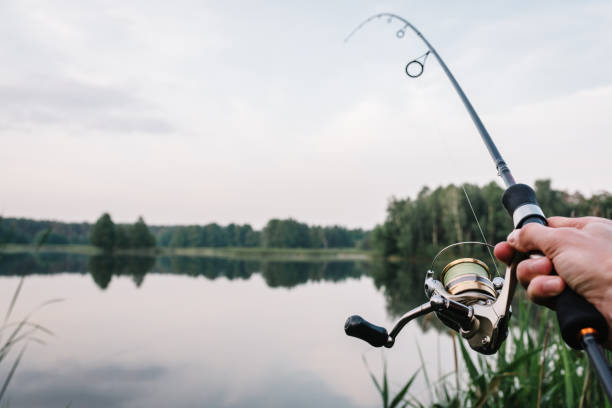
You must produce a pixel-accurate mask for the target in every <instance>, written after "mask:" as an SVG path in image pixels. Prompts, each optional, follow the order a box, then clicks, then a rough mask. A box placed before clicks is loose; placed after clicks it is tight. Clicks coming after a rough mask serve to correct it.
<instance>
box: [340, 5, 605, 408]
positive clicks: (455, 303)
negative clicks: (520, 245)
mask: <svg viewBox="0 0 612 408" xmlns="http://www.w3.org/2000/svg"><path fill="white" fill-rule="evenodd" d="M381 18H386V19H387V21H388V22H389V23H392V22H393V21H399V22H401V23H402V24H403V27H402V28H400V29H399V30H398V31H396V37H397V38H399V39H402V38H404V36H405V34H406V31H407V29H410V30H412V31H413V32H414V33H415V34H416V35H417V36H418V37H419V38H420V39H421V40H422V41H423V43H425V45H426V46H427V49H428V51H427V52H426V53H425V54H423V55H422V56H420V57H418V58H416V59H414V60H412V61H410V62H409V63H408V64H407V65H406V67H405V71H406V74H407V75H408V76H410V77H411V78H417V77H419V76H421V74H422V73H423V70H424V65H425V61H426V59H427V56H428V55H429V54H430V53H431V54H433V56H434V57H435V58H436V60H437V61H438V63H439V64H440V66H441V67H442V70H443V71H444V73H445V74H446V76H447V77H448V79H449V81H450V82H451V84H452V85H453V88H455V91H456V92H457V94H458V95H459V98H460V99H461V101H462V102H463V105H464V106H465V108H466V110H467V111H468V114H469V115H470V117H471V119H472V121H473V122H474V125H475V126H476V129H477V130H478V133H479V134H480V137H481V138H482V141H483V142H484V144H485V146H486V148H487V150H488V152H489V155H490V156H491V158H492V159H493V163H494V164H495V168H496V170H497V174H498V175H499V176H500V177H501V178H502V180H503V182H504V184H505V186H506V190H505V191H504V193H503V195H502V203H503V205H504V207H505V208H506V211H507V212H508V214H509V215H510V217H512V221H513V224H514V227H515V228H516V229H519V228H521V227H523V226H525V225H527V224H530V223H537V224H541V225H544V226H546V225H547V222H546V217H545V216H544V212H543V211H542V209H541V208H540V206H539V204H538V201H537V199H536V194H535V191H534V190H533V189H532V188H531V187H529V186H528V185H526V184H519V183H517V182H516V181H515V179H514V177H513V176H512V172H511V171H510V168H509V167H508V165H507V164H506V162H505V161H504V159H503V158H502V155H501V153H500V152H499V150H498V149H497V146H495V143H494V142H493V139H492V138H491V136H490V135H489V132H487V129H486V128H485V126H484V124H483V123H482V121H481V120H480V117H479V116H478V114H477V113H476V111H475V110H474V107H473V106H472V104H471V102H470V101H469V99H468V98H467V96H466V95H465V93H464V92H463V89H461V86H459V83H458V82H457V80H456V79H455V77H454V76H453V74H452V73H451V71H450V69H449V68H448V66H447V65H446V63H445V62H444V60H443V59H442V58H441V57H440V54H438V52H437V51H436V49H435V48H434V47H433V46H432V45H431V43H430V42H429V41H428V40H427V39H426V38H425V36H423V34H422V33H421V32H420V31H419V30H418V29H417V28H416V27H415V26H413V25H412V24H411V23H410V22H409V21H408V20H406V19H405V18H403V17H401V16H398V15H396V14H393V13H379V14H375V15H373V16H371V17H369V18H367V19H366V20H365V21H363V22H362V23H361V24H359V25H358V26H357V27H356V28H355V29H354V30H353V31H352V32H351V33H350V34H349V35H348V36H347V37H346V39H345V42H346V41H348V40H349V39H350V38H351V37H352V36H353V35H354V34H355V33H356V32H357V31H359V30H360V29H361V28H362V27H363V26H365V25H366V24H368V23H369V22H371V21H373V20H376V19H381ZM468 199H469V198H468ZM458 244H462V243H457V244H452V245H450V246H449V247H452V246H455V245H458ZM472 244H473V243H472ZM476 244H482V245H485V246H488V247H491V245H489V244H487V243H476ZM449 247H446V248H444V249H442V250H441V251H440V252H438V254H437V255H436V257H435V258H434V262H435V260H436V259H437V258H438V257H439V256H440V255H441V254H442V253H443V252H444V251H446V250H447V249H448V248H449ZM541 256H543V255H542V254H541V253H530V254H524V253H516V254H515V256H514V258H513V259H512V261H511V262H510V264H509V265H508V266H507V268H506V272H505V275H504V278H501V277H496V278H495V279H491V272H490V271H489V268H488V266H487V265H486V264H485V263H484V262H482V261H480V260H478V259H475V258H461V259H456V260H454V261H452V262H450V263H449V264H447V265H446V266H445V267H444V268H443V269H442V270H441V272H439V273H436V271H435V268H434V262H432V267H431V268H430V269H429V270H428V271H427V272H426V275H425V294H426V295H427V297H428V298H429V301H428V302H426V303H424V304H423V305H421V306H419V307H417V308H415V309H413V310H411V311H409V312H407V313H406V314H404V315H403V316H401V317H400V318H399V320H398V321H397V322H396V323H395V325H394V326H393V328H392V329H391V331H390V332H387V329H385V328H384V327H380V326H376V325H373V324H372V323H369V322H368V321H366V320H365V319H363V318H362V317H360V316H351V317H349V318H348V319H347V320H346V323H345V325H344V330H345V332H346V334H347V335H349V336H353V337H357V338H360V339H362V340H364V341H366V342H368V343H369V344H370V345H372V346H374V347H381V346H385V347H388V348H390V347H392V346H393V344H394V343H395V338H396V337H397V335H398V334H399V333H400V331H401V330H402V329H403V328H404V326H405V325H406V324H408V322H410V321H411V320H413V319H415V318H417V317H419V316H423V315H425V314H428V313H431V312H435V313H436V315H437V316H438V318H439V319H440V320H441V321H442V323H444V324H445V325H446V326H448V327H450V328H451V329H453V330H455V331H458V332H459V333H460V334H461V336H462V337H463V338H465V339H466V340H467V342H468V344H469V345H470V347H471V348H472V349H473V350H475V351H477V352H479V353H482V354H493V353H495V352H497V350H499V348H500V347H501V345H502V343H503V342H504V340H505V339H506V338H507V336H508V323H509V320H510V316H511V314H512V310H511V303H512V298H513V297H514V292H515V289H516V284H517V277H516V268H517V267H518V264H519V263H520V262H521V261H523V260H525V259H527V258H535V257H541ZM552 274H556V272H555V271H554V270H553V272H552ZM553 304H554V306H555V309H556V315H557V320H558V322H559V328H560V331H561V336H562V337H563V340H564V341H565V342H566V343H567V344H568V345H569V346H570V347H572V348H574V349H577V350H581V349H584V350H586V353H587V355H588V356H589V359H590V361H591V363H592V365H593V367H594V368H595V371H596V373H597V376H598V378H599V380H600V383H601V385H602V387H603V388H604V391H605V392H606V394H607V396H608V399H609V400H610V401H611V402H612V371H610V367H609V365H608V362H607V360H606V357H605V355H604V354H603V351H602V348H601V344H603V343H604V342H605V341H606V340H607V337H608V331H609V330H608V325H607V323H606V320H605V318H604V317H603V316H602V314H601V313H600V312H599V311H598V310H597V309H596V308H595V307H594V306H593V305H592V304H591V303H589V302H588V301H587V300H586V299H585V298H584V297H582V296H580V295H579V294H577V293H576V292H574V291H573V290H572V289H571V288H569V286H566V287H565V289H564V290H563V292H562V293H561V294H560V295H559V296H557V297H556V298H554V299H553Z"/></svg>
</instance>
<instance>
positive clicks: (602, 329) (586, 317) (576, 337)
mask: <svg viewBox="0 0 612 408" xmlns="http://www.w3.org/2000/svg"><path fill="white" fill-rule="evenodd" d="M502 201H503V203H504V206H505V207H506V210H507V211H508V213H509V214H510V215H511V216H512V218H513V220H514V226H515V227H516V228H521V227H522V226H524V225H526V224H531V223H538V224H541V225H544V226H548V223H547V222H546V217H544V213H543V212H542V210H541V209H540V206H539V204H538V201H537V200H536V196H535V191H533V189H532V188H531V187H529V186H527V185H525V184H515V185H513V186H510V187H508V189H507V190H506V191H505V192H504V195H503V197H502ZM540 255H541V254H540ZM551 274H552V275H556V274H557V272H556V271H555V270H554V269H553V271H552V272H551ZM553 304H554V306H555V309H556V312H557V321H558V322H559V328H560V330H561V336H562V337H563V340H565V342H566V343H567V345H568V346H570V347H572V348H573V349H576V350H581V349H582V348H583V345H582V335H581V333H580V331H581V330H582V329H586V328H592V329H595V330H596V331H597V335H598V340H599V342H600V343H603V342H605V341H606V340H607V338H608V331H609V329H608V323H607V322H606V319H605V318H604V317H603V315H602V314H601V313H600V312H599V310H597V309H596V308H595V306H593V305H592V304H590V303H589V302H588V301H587V300H586V299H585V298H584V297H582V296H580V295H579V294H577V293H576V292H574V290H573V289H571V288H570V287H569V286H566V287H565V289H564V290H563V292H561V294H560V295H559V296H557V297H556V298H554V299H553Z"/></svg>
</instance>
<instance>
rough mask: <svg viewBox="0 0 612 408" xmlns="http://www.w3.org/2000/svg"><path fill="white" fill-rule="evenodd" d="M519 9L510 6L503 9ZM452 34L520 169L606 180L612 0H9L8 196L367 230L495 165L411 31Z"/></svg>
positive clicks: (0, 96) (32, 213)
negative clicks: (400, 32) (399, 202)
mask: <svg viewBox="0 0 612 408" xmlns="http://www.w3.org/2000/svg"><path fill="white" fill-rule="evenodd" d="M510 5H511V6H512V7H509V6H510ZM382 11H393V12H396V13H398V14H400V15H402V16H404V17H406V18H407V19H409V20H410V21H412V22H413V24H415V25H416V26H417V27H418V28H419V29H420V30H421V31H422V32H423V33H424V34H425V35H426V36H427V37H428V39H429V40H430V41H431V42H432V43H433V45H434V46H435V47H437V49H438V51H439V52H440V54H441V55H442V57H443V58H444V59H445V60H446V62H447V64H448V65H449V66H450V68H451V70H452V71H453V72H454V73H455V76H456V77H457V79H458V80H459V82H460V84H461V85H462V86H463V88H464V90H465V92H466V93H467V95H468V97H469V98H470V99H471V100H472V103H473V104H474V106H475V108H476V110H477V111H478V112H479V113H480V115H481V118H482V120H483V122H484V123H485V125H486V126H487V128H488V129H489V132H490V133H491V135H492V137H493V138H494V140H495V141H496V143H497V144H498V147H499V149H500V151H501V152H502V154H503V155H504V156H505V159H506V161H507V162H508V164H509V165H510V167H511V168H512V169H513V172H514V174H515V177H516V178H517V179H518V180H519V181H522V182H527V183H533V181H534V180H535V179H538V178H552V179H553V186H554V187H556V188H562V189H569V190H572V191H573V190H579V191H581V192H583V193H585V194H591V193H593V192H596V191H599V190H608V191H612V179H611V177H610V174H611V170H612V160H611V159H610V153H611V152H612V141H611V138H610V129H611V123H612V119H611V117H612V115H611V112H612V80H611V79H610V73H611V72H612V4H611V3H610V2H604V1H601V2H598V1H581V2H562V1H549V2H531V1H524V2H520V3H519V2H512V3H508V2H496V1H479V2H467V1H464V2H450V1H387V2H366V1H326V2H318V3H316V2H288V1H267V2H247V1H242V2H238V1H218V2H205V1H186V0H185V1H184V0H174V1H151V0H146V1H145V0H142V1H77V0H73V1H70V0H63V1H50V0H44V1H42V0H41V1H29V0H18V1H17V0H15V1H12V0H8V1H7V0H5V1H2V2H0V19H1V20H0V21H1V23H0V38H2V40H1V41H0V61H1V63H0V214H1V215H3V216H5V217H6V216H23V217H33V218H42V219H57V220H65V221H94V220H95V219H96V218H97V217H98V216H99V215H100V214H101V213H102V212H103V211H108V212H110V213H111V215H112V216H113V218H114V219H115V220H116V221H119V222H128V221H133V220H135V219H136V217H137V216H138V215H143V216H144V217H145V219H146V221H147V222H148V223H149V224H186V223H199V224H203V223H208V222H213V221H216V222H219V223H221V224H226V223H229V222H239V223H251V224H252V225H254V226H255V227H258V228H259V227H261V226H262V225H263V224H264V223H265V222H266V221H267V220H268V219H270V218H272V217H290V216H291V217H294V218H297V219H299V220H302V221H306V222H308V223H316V224H342V225H347V226H351V227H357V226H360V227H366V228H371V227H372V226H373V225H375V224H376V223H379V222H381V221H382V220H383V219H384V216H385V207H386V204H387V201H388V199H389V198H390V197H391V196H398V197H404V196H407V195H414V194H416V192H418V190H419V189H420V188H421V187H422V186H423V185H429V186H437V185H440V184H448V183H451V182H454V183H459V182H465V181H467V182H473V183H478V184H483V183H486V182H488V181H490V180H493V179H496V177H495V170H494V166H493V164H492V162H491V160H490V158H489V157H488V155H487V152H486V150H485V148H484V146H483V145H482V143H481V141H480V138H479V136H478V134H477V133H476V131H475V128H474V126H473V124H472V123H471V121H470V119H469V117H468V115H467V113H466V112H465V109H464V107H463V106H462V104H461V102H460V100H459V99H458V97H457V96H456V94H455V93H454V91H453V89H452V88H451V86H450V84H449V82H448V80H447V79H446V78H445V77H444V75H443V73H442V71H441V69H440V68H439V66H438V65H437V64H436V62H435V61H434V60H433V58H430V59H429V60H428V61H427V64H426V66H425V72H424V74H423V76H422V77H420V78H418V79H410V78H408V77H407V76H406V75H405V74H404V73H403V69H404V65H405V64H406V63H407V62H408V61H409V60H411V59H412V58H414V57H418V56H420V55H422V54H423V53H424V52H425V46H424V45H423V44H422V43H420V41H419V40H418V38H417V37H416V36H414V35H411V34H408V35H406V36H405V37H404V39H402V40H398V39H397V38H396V36H395V32H396V31H397V29H399V28H401V26H399V25H397V24H388V23H387V22H386V21H384V20H379V21H376V22H373V23H371V24H369V25H367V26H366V27H365V28H364V29H362V30H361V31H360V32H358V33H357V34H356V36H355V37H353V38H352V39H351V40H350V41H349V42H348V43H346V44H345V43H344V42H343V39H344V37H345V36H346V35H347V34H348V33H349V32H350V31H351V30H352V29H353V28H354V27H355V26H356V25H357V24H358V23H360V22H361V21H362V20H363V19H365V18H367V17H368V16H370V15H371V14H374V13H377V12H382Z"/></svg>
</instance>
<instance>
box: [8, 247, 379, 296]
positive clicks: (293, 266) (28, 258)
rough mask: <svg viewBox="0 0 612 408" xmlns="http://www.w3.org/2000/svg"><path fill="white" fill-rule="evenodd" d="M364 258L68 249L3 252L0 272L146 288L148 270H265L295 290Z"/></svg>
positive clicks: (360, 270)
mask: <svg viewBox="0 0 612 408" xmlns="http://www.w3.org/2000/svg"><path fill="white" fill-rule="evenodd" d="M368 269H369V266H368V264H367V263H363V262H346V261H333V262H276V261H274V262H271V261H270V262H269V261H241V260H234V259H224V258H206V257H187V256H160V257H157V258H155V257H149V256H131V255H95V256H89V257H88V256H85V255H77V254H64V253H40V254H30V253H26V254H2V255H0V276H27V275H51V274H57V273H79V274H86V273H89V274H90V275H91V277H92V279H93V281H94V282H95V283H96V285H98V287H100V288H101V289H106V288H107V287H108V286H109V284H110V282H111V281H112V279H113V277H115V276H130V277H131V278H132V280H133V281H134V283H135V285H136V286H138V287H140V285H142V283H143V281H144V280H145V277H146V275H147V274H148V273H158V274H176V275H188V276H193V277H199V276H203V277H205V278H207V279H211V280H214V279H217V278H220V277H225V278H227V279H230V280H232V279H250V278H251V276H253V275H254V274H257V273H260V274H261V276H262V277H263V278H264V280H265V281H266V283H267V285H268V286H270V287H285V288H291V287H294V286H297V285H300V284H304V283H307V282H309V281H321V280H323V281H332V282H335V281H342V280H345V279H348V278H359V277H361V276H362V275H364V274H367V273H368Z"/></svg>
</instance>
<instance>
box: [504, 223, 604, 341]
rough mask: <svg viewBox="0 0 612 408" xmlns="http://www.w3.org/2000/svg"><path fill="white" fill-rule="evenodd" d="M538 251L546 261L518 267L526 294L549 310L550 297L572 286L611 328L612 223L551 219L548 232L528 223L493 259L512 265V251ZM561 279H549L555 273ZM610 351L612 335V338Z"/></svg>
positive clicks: (531, 262) (546, 229) (532, 262)
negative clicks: (567, 286)
mask: <svg viewBox="0 0 612 408" xmlns="http://www.w3.org/2000/svg"><path fill="white" fill-rule="evenodd" d="M515 250H516V251H520V252H529V251H534V250H537V251H540V252H542V253H543V254H544V255H545V256H544V257H542V258H539V259H527V260H524V261H522V262H521V263H520V264H519V265H518V267H517V279H518V281H519V282H520V283H521V284H522V285H523V286H524V287H525V288H526V289H527V295H528V296H529V298H530V299H531V300H533V301H534V302H536V303H538V304H543V305H545V306H548V307H550V306H551V305H552V303H551V302H550V300H551V298H552V297H554V296H557V295H559V294H560V293H561V292H562V291H563V289H564V288H565V285H566V284H567V285H569V286H570V287H571V288H572V289H573V290H574V291H575V292H576V293H578V294H580V295H581V296H583V297H584V298H586V300H588V301H589V303H591V304H593V306H595V308H597V310H599V311H600V312H601V314H602V315H603V316H604V317H605V318H606V321H607V322H608V327H610V328H612V221H611V220H607V219H604V218H598V217H583V218H565V217H551V218H549V219H548V227H545V226H542V225H539V224H535V223H533V224H527V225H525V226H524V227H523V228H521V229H520V230H515V231H513V232H512V233H511V234H510V235H509V236H508V241H506V242H500V243H499V244H497V245H496V246H495V256H496V257H497V258H498V259H500V260H501V261H503V262H506V263H509V262H510V261H511V259H512V257H513V255H514V251H515ZM553 265H554V268H555V270H556V271H557V274H558V276H550V275H549V273H550V272H551V271H552V268H553ZM609 339H610V342H609V343H608V347H610V346H612V331H611V332H610V335H609Z"/></svg>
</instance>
